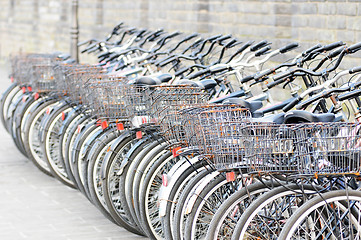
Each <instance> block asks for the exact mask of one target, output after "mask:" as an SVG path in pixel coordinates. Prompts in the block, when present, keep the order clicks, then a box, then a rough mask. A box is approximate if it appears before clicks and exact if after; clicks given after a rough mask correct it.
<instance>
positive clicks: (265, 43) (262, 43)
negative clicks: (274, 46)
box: [250, 40, 269, 52]
mask: <svg viewBox="0 0 361 240" xmlns="http://www.w3.org/2000/svg"><path fill="white" fill-rule="evenodd" d="M268 44H269V43H268V41H267V40H262V41H260V42H258V43H256V44H254V45H253V46H252V47H251V48H250V50H251V51H252V52H254V51H257V50H258V49H260V48H262V47H264V46H266V45H268Z"/></svg>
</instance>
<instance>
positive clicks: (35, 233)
mask: <svg viewBox="0 0 361 240" xmlns="http://www.w3.org/2000/svg"><path fill="white" fill-rule="evenodd" d="M0 76H1V77H0V91H1V93H2V92H3V91H4V90H5V89H6V87H7V86H9V85H10V81H8V79H7V77H5V76H7V71H6V69H5V68H4V66H3V65H0ZM0 125H1V124H0ZM0 194H1V195H0V239H1V240H19V239H28V240H82V239H87V240H97V239H99V240H100V239H101V240H108V239H109V240H110V239H112V240H113V239H114V240H116V239H127V240H128V239H130V240H131V239H145V238H142V237H139V236H137V235H134V234H132V233H130V232H128V231H126V230H124V229H122V228H119V227H117V226H116V225H114V224H113V223H111V222H110V221H109V220H107V219H105V217H103V215H102V214H101V213H100V212H99V211H98V210H97V209H96V208H95V207H94V206H93V205H92V204H91V203H89V201H87V199H86V198H85V197H84V196H83V195H82V194H81V193H80V192H78V191H77V190H74V189H71V188H69V187H66V186H65V185H63V184H61V183H60V182H58V181H57V180H55V179H53V178H51V177H49V176H47V175H45V174H43V173H41V172H40V171H39V170H38V169H37V168H36V167H35V166H34V165H33V164H32V163H31V162H30V161H28V160H27V159H26V158H25V157H24V156H23V155H22V154H21V153H20V152H19V151H18V150H17V148H16V147H15V144H14V143H13V142H12V139H11V137H10V135H9V134H8V133H7V132H6V130H5V129H4V128H3V126H2V125H1V126H0Z"/></svg>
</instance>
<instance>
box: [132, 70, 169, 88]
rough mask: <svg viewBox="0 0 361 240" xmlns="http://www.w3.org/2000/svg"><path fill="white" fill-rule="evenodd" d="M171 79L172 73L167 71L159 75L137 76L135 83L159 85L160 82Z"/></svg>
mask: <svg viewBox="0 0 361 240" xmlns="http://www.w3.org/2000/svg"><path fill="white" fill-rule="evenodd" d="M171 79H172V75H171V74H169V73H163V74H160V75H149V76H142V77H139V78H137V79H136V80H135V81H134V83H135V84H144V85H159V84H161V83H165V82H169V81H170V80H171Z"/></svg>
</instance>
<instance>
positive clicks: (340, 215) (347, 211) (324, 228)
mask: <svg viewBox="0 0 361 240" xmlns="http://www.w3.org/2000/svg"><path fill="white" fill-rule="evenodd" d="M360 204H361V192H360V191H355V190H335V191H330V192H326V193H323V194H320V195H319V196H316V197H314V198H312V199H310V200H309V201H307V202H306V203H305V204H303V205H302V206H301V207H300V208H299V209H297V211H296V212H295V213H294V214H293V215H292V217H291V218H289V219H288V221H287V223H286V224H285V226H284V228H283V229H282V231H281V233H280V236H279V239H294V238H295V237H303V239H309V238H308V237H311V239H360V237H361V231H360V226H361V216H360V211H361V209H360V206H361V205H360ZM351 207H352V208H353V209H351ZM327 217H329V218H330V219H326V218H327ZM325 220H326V221H325ZM310 224H313V226H310V227H311V228H312V229H307V226H309V225H310ZM316 227H321V229H319V230H320V232H318V231H317V229H316ZM305 230H308V231H305ZM351 233H352V234H351ZM295 234H300V235H296V236H294V235H295ZM346 234H348V235H346ZM297 239H300V238H297Z"/></svg>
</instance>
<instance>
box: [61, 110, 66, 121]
mask: <svg viewBox="0 0 361 240" xmlns="http://www.w3.org/2000/svg"><path fill="white" fill-rule="evenodd" d="M61 120H63V121H64V120H65V113H64V112H61Z"/></svg>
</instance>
